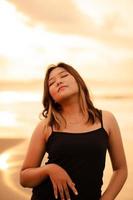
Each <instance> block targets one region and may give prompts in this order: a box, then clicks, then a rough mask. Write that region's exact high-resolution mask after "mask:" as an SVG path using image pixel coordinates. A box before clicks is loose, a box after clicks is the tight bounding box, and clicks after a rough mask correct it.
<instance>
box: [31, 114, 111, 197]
mask: <svg viewBox="0 0 133 200" xmlns="http://www.w3.org/2000/svg"><path fill="white" fill-rule="evenodd" d="M107 146H108V134H107V132H106V130H105V129H104V127H103V122H102V112H101V127H100V128H98V129H96V130H92V131H87V132H82V133H70V132H57V131H52V133H51V135H50V136H49V138H48V141H47V144H46V151H47V153H48V154H49V160H48V161H47V163H46V164H49V163H56V164H58V165H60V166H61V167H63V168H64V169H65V170H66V171H67V173H68V174H69V175H70V177H71V179H72V181H73V182H74V183H75V186H76V188H77V190H78V193H79V194H78V195H77V196H76V195H75V194H74V193H73V192H72V191H71V189H70V190H69V192H70V197H71V200H99V199H100V197H101V186H102V184H103V181H102V177H103V170H104V167H105V158H106V150H107ZM59 199H60V197H59V198H58V200H59ZM32 200H55V197H54V193H53V186H52V183H51V181H50V178H47V179H45V181H43V182H42V183H41V184H40V185H38V186H36V187H35V188H33V195H32Z"/></svg>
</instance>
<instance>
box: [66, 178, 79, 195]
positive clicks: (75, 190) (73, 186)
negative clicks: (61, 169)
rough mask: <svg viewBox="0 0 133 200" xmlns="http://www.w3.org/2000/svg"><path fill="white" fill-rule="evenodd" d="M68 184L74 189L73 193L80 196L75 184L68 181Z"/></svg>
mask: <svg viewBox="0 0 133 200" xmlns="http://www.w3.org/2000/svg"><path fill="white" fill-rule="evenodd" d="M67 184H68V185H69V187H70V188H71V189H72V191H73V192H74V194H75V195H78V191H77V189H76V187H75V183H73V182H72V181H68V182H67Z"/></svg>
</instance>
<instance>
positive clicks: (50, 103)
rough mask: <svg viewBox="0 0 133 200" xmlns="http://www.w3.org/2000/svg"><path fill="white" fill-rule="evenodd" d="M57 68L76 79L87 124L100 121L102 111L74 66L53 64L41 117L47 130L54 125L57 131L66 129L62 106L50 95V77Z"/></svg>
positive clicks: (45, 91) (47, 77)
mask: <svg viewBox="0 0 133 200" xmlns="http://www.w3.org/2000/svg"><path fill="white" fill-rule="evenodd" d="M57 67H61V68H64V69H65V70H66V71H67V72H68V73H70V74H71V75H72V76H73V77H74V78H75V80H76V82H77V84H78V88H79V104H80V107H81V111H82V113H83V114H88V119H87V122H91V123H92V124H93V123H94V122H95V121H96V119H99V120H100V117H101V115H100V110H98V109H97V108H95V107H94V105H93V103H92V101H91V98H90V94H89V91H88V89H87V86H86V84H85V82H84V80H83V79H82V78H81V76H80V75H79V73H78V72H77V71H76V70H75V69H74V68H73V67H72V66H70V65H68V64H66V63H63V62H60V63H58V64H57V65H54V64H51V65H50V66H49V67H48V69H47V71H46V75H45V79H44V91H43V99H42V104H43V107H44V109H43V111H42V113H41V115H42V116H43V117H44V118H45V119H46V123H45V125H46V126H45V128H46V127H47V128H48V126H53V124H54V125H55V126H56V128H57V129H62V128H63V127H66V121H65V119H64V117H63V116H62V114H61V106H60V104H59V103H57V102H55V101H54V100H53V98H52V97H51V95H50V93H49V86H48V79H49V75H50V72H51V71H52V70H53V69H55V68H57Z"/></svg>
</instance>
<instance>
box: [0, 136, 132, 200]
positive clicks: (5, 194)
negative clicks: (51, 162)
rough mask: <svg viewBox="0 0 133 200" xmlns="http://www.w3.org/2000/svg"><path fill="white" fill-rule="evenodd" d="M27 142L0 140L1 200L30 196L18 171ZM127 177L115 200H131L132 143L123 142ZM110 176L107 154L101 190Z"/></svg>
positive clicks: (22, 199)
mask: <svg viewBox="0 0 133 200" xmlns="http://www.w3.org/2000/svg"><path fill="white" fill-rule="evenodd" d="M27 146H28V140H27V139H26V140H24V139H0V153H1V155H8V159H7V161H6V162H7V164H8V168H7V169H1V170H0V185H1V187H0V194H1V195H0V196H1V198H0V199H1V200H28V199H30V196H31V189H28V188H23V187H21V186H20V184H19V170H20V167H21V164H22V162H23V159H24V155H25V153H26V149H27ZM124 146H125V151H126V156H127V162H128V168H129V175H128V180H127V182H126V184H125V186H124V188H123V189H122V191H121V192H120V194H119V195H118V197H117V198H116V200H133V186H132V183H133V158H132V155H131V152H132V146H133V141H126V142H124ZM110 176H111V164H110V160H109V156H108V154H107V160H106V168H105V171H104V185H103V190H104V188H106V185H107V183H108V181H109V178H110Z"/></svg>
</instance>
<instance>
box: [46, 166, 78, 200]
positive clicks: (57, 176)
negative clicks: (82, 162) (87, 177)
mask: <svg viewBox="0 0 133 200" xmlns="http://www.w3.org/2000/svg"><path fill="white" fill-rule="evenodd" d="M46 170H47V174H48V176H49V177H50V179H51V181H52V184H53V189H54V195H55V198H56V199H57V198H58V192H59V193H60V197H61V200H65V199H66V200H70V199H71V198H70V194H69V190H68V186H69V187H70V188H71V189H72V191H73V192H74V194H75V195H77V194H78V192H77V190H76V188H75V184H74V183H73V182H72V180H71V178H70V176H69V175H68V174H67V172H66V171H65V170H64V169H63V168H62V167H60V166H59V165H57V164H47V165H46Z"/></svg>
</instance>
